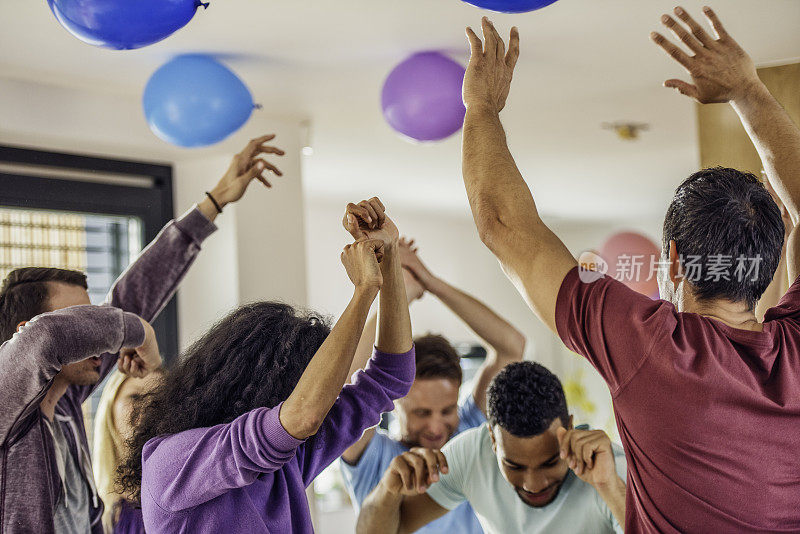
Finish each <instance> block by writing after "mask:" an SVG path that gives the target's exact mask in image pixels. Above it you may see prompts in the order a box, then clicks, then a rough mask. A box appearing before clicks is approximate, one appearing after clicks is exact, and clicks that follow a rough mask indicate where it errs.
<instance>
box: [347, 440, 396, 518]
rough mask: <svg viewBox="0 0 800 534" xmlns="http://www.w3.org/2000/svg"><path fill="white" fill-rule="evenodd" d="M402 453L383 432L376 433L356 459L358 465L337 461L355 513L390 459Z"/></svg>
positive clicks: (387, 465)
mask: <svg viewBox="0 0 800 534" xmlns="http://www.w3.org/2000/svg"><path fill="white" fill-rule="evenodd" d="M402 452H403V448H402V446H401V445H400V444H399V443H397V442H396V441H394V440H393V439H392V438H390V437H389V436H387V435H386V434H384V433H383V432H381V431H376V432H375V435H374V436H372V439H371V440H369V444H368V445H367V448H366V449H364V452H363V453H362V454H361V457H360V458H359V459H358V463H356V464H355V465H350V464H348V463H347V462H345V461H344V460H339V466H340V467H341V469H342V478H343V479H344V485H345V487H346V488H347V491H348V492H349V493H350V497H351V498H353V504H354V506H355V507H356V511H358V508H359V507H360V506H361V503H362V502H363V501H364V499H366V498H367V495H369V494H370V492H371V491H372V490H373V489H374V488H375V486H377V485H378V483H379V482H380V481H381V477H382V476H383V472H384V471H386V469H387V468H388V467H389V464H390V463H391V462H392V459H394V457H395V456H397V455H399V454H401V453H402Z"/></svg>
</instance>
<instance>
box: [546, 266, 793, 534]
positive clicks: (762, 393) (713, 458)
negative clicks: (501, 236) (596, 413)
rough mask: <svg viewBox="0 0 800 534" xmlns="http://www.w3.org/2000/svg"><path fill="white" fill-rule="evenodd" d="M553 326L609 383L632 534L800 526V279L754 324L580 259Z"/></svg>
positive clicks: (561, 293) (563, 290) (566, 284)
mask: <svg viewBox="0 0 800 534" xmlns="http://www.w3.org/2000/svg"><path fill="white" fill-rule="evenodd" d="M556 327H557V328H558V333H559V335H560V336H561V339H562V340H563V341H564V343H566V345H567V347H569V348H570V349H571V350H573V351H575V352H577V353H579V354H581V355H583V356H585V357H586V358H587V359H588V360H589V361H590V362H591V363H592V365H594V367H595V368H597V370H598V371H599V372H600V374H601V375H602V376H603V378H604V379H605V380H606V382H607V383H608V386H609V388H610V389H611V395H612V397H613V401H614V411H615V415H616V420H617V426H618V427H619V432H620V436H621V438H622V443H623V445H624V446H625V453H626V455H627V459H628V495H627V503H626V504H627V515H626V521H625V531H626V533H628V534H630V533H634V532H667V533H672V532H703V533H706V532H715V533H716V532H725V533H727V532H800V278H799V279H798V281H795V283H794V284H793V285H792V286H791V288H789V291H788V292H787V293H786V295H785V296H784V297H783V299H781V301H780V303H779V304H778V306H776V307H774V308H772V309H770V310H769V311H768V312H767V315H766V318H765V322H764V330H763V332H753V331H748V330H740V329H737V328H732V327H730V326H728V325H725V324H723V323H722V322H720V321H717V320H715V319H710V318H708V317H703V316H701V315H698V314H695V313H678V312H677V311H676V310H675V307H674V306H673V305H672V304H670V303H669V302H666V301H663V300H651V299H650V298H648V297H645V296H643V295H640V294H639V293H636V292H635V291H633V290H631V289H628V288H627V287H626V286H625V285H623V284H622V283H620V282H618V281H616V280H614V279H613V278H610V277H605V278H602V279H600V280H597V281H595V282H592V283H584V282H582V281H581V280H580V278H579V277H578V268H577V267H576V268H575V269H573V270H571V271H570V272H569V274H567V276H566V278H565V279H564V282H563V283H562V285H561V290H560V291H559V294H558V301H557V304H556Z"/></svg>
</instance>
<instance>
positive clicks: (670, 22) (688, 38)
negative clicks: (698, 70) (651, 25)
mask: <svg viewBox="0 0 800 534" xmlns="http://www.w3.org/2000/svg"><path fill="white" fill-rule="evenodd" d="M687 16H688V15H687ZM661 22H662V23H663V24H664V26H666V27H667V28H668V29H669V30H670V31H671V32H672V33H673V34H674V35H675V37H677V38H678V39H680V40H681V41H683V44H685V45H686V46H688V47H689V49H690V50H691V51H692V52H694V53H695V54H699V53H702V51H703V48H704V47H703V44H702V43H701V42H700V41H698V40H697V39H696V38H695V37H694V36H693V35H692V34H691V33H689V32H688V31H686V28H684V27H683V26H681V25H680V24H678V23H677V22H675V19H673V18H672V17H670V16H669V15H662V16H661Z"/></svg>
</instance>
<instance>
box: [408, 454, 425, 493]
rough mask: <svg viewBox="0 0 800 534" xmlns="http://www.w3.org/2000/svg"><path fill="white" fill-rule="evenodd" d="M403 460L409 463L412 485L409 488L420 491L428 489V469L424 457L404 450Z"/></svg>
mask: <svg viewBox="0 0 800 534" xmlns="http://www.w3.org/2000/svg"><path fill="white" fill-rule="evenodd" d="M402 456H403V460H405V461H406V463H407V464H408V465H409V467H410V468H411V471H412V479H413V483H414V486H413V487H412V488H410V489H415V490H416V491H418V492H420V493H422V492H424V491H425V490H427V489H428V483H427V479H428V471H427V465H426V464H425V459H424V458H423V457H422V456H419V455H417V454H414V453H413V452H404V453H403V455H402Z"/></svg>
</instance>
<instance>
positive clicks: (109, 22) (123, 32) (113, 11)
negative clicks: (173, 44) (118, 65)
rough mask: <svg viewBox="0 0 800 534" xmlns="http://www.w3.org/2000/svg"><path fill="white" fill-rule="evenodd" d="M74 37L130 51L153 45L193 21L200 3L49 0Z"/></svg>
mask: <svg viewBox="0 0 800 534" xmlns="http://www.w3.org/2000/svg"><path fill="white" fill-rule="evenodd" d="M47 3H48V4H50V9H51V10H52V11H53V14H54V15H55V16H56V19H58V22H59V23H60V24H61V25H62V26H64V28H66V29H67V31H69V32H70V33H71V34H72V35H74V36H75V37H77V38H78V39H80V40H81V41H84V42H86V43H89V44H91V45H95V46H102V47H105V48H113V49H115V50H128V49H131V48H141V47H143V46H147V45H149V44H153V43H155V42H158V41H160V40H162V39H165V38H167V37H169V36H170V35H172V34H173V33H174V32H175V31H177V30H179V29H181V28H183V27H184V26H186V24H188V23H189V21H190V20H192V17H194V14H195V12H196V11H197V8H198V7H199V6H200V5H205V4H202V3H201V2H200V1H199V0H47Z"/></svg>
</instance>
